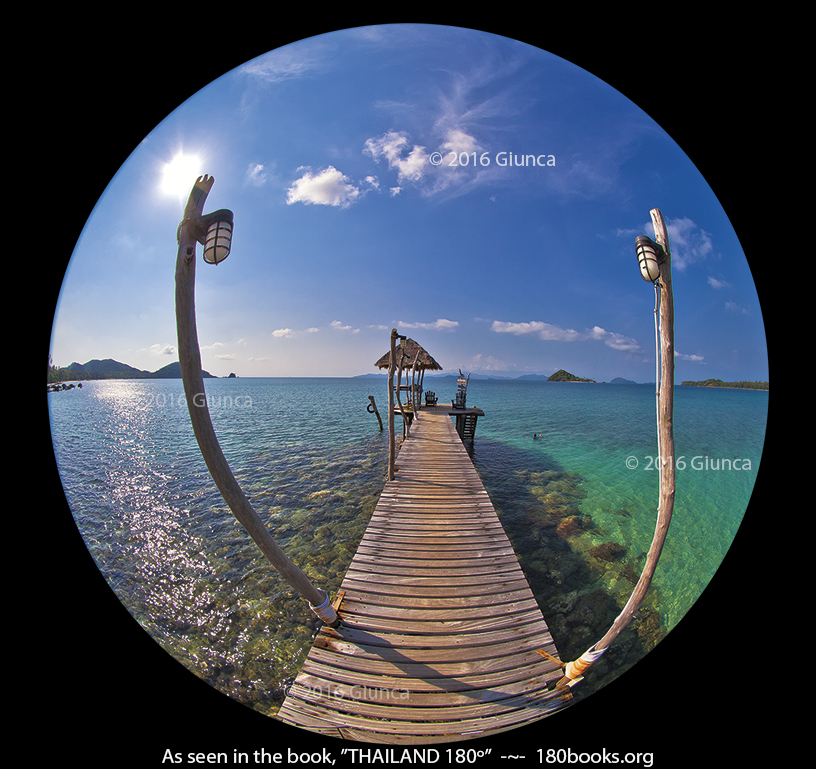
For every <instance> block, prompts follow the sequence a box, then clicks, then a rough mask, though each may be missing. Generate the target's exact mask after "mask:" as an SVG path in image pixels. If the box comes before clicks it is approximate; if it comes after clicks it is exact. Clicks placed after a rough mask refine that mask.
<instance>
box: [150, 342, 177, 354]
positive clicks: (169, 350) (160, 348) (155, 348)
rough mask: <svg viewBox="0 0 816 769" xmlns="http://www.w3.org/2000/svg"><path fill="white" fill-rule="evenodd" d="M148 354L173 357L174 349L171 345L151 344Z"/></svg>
mask: <svg viewBox="0 0 816 769" xmlns="http://www.w3.org/2000/svg"><path fill="white" fill-rule="evenodd" d="M150 352H152V353H153V354H154V355H175V354H176V348H175V347H174V346H173V345H172V344H152V345H150Z"/></svg>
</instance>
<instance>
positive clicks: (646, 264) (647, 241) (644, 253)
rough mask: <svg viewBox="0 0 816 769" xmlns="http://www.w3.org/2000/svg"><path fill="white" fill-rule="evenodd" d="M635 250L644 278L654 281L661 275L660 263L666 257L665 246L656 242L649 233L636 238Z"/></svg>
mask: <svg viewBox="0 0 816 769" xmlns="http://www.w3.org/2000/svg"><path fill="white" fill-rule="evenodd" d="M635 251H636V252H637V258H638V265H639V266H640V274H641V276H642V277H643V280H648V281H650V282H652V283H654V282H655V281H656V280H657V279H658V278H659V277H660V265H661V264H662V263H663V261H665V259H666V252H665V251H664V250H663V246H661V245H660V244H659V243H655V242H654V241H653V240H652V239H651V238H650V237H648V236H647V235H638V237H637V238H635Z"/></svg>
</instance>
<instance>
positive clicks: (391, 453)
mask: <svg viewBox="0 0 816 769" xmlns="http://www.w3.org/2000/svg"><path fill="white" fill-rule="evenodd" d="M398 337H399V334H397V329H395V328H392V329H391V359H390V361H389V363H388V480H389V481H393V480H394V460H395V456H396V441H395V439H394V372H395V371H396V369H397V363H396V358H397V338H398Z"/></svg>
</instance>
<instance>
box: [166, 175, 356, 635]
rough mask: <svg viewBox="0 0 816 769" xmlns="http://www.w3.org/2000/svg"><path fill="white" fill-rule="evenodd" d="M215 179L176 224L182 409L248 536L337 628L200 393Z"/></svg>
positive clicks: (202, 185) (194, 195) (199, 185)
mask: <svg viewBox="0 0 816 769" xmlns="http://www.w3.org/2000/svg"><path fill="white" fill-rule="evenodd" d="M214 181H215V180H214V179H213V178H212V177H211V176H206V175H205V176H203V177H199V178H198V180H197V181H196V183H195V186H194V187H193V190H192V191H191V192H190V197H189V199H188V201H187V206H186V208H185V210H184V219H183V221H182V222H181V224H180V225H179V228H178V234H177V238H178V256H177V258H176V326H177V330H178V344H179V365H180V366H181V378H182V380H183V382H184V394H185V397H186V399H187V409H188V411H189V412H190V421H191V422H192V425H193V432H194V433H195V437H196V440H197V441H198V446H199V448H200V449H201V454H202V456H203V457H204V461H205V462H206V464H207V469H208V470H209V471H210V475H212V478H213V480H214V481H215V485H216V486H217V487H218V490H219V491H220V492H221V495H222V496H223V497H224V500H225V501H226V503H227V504H228V505H229V507H230V510H232V513H233V515H234V516H235V517H236V518H237V519H238V520H239V521H240V523H241V524H242V525H243V526H244V528H245V529H246V530H247V531H248V532H249V535H250V536H251V537H252V539H253V540H254V541H255V543H256V544H257V545H258V547H259V548H260V549H261V552H262V553H263V554H264V555H265V556H266V557H267V559H268V560H269V562H270V563H271V564H272V566H274V567H275V569H276V570H277V571H278V572H279V573H280V575H281V576H282V577H283V578H284V579H285V580H286V581H287V582H288V583H289V584H290V585H291V586H292V587H293V588H294V589H295V590H297V592H298V593H300V595H302V596H303V597H304V598H306V600H308V601H309V606H310V608H311V609H312V610H313V611H314V612H315V614H317V615H318V616H319V617H320V618H321V619H322V620H323V621H324V622H325V623H326V624H329V625H332V626H333V627H336V626H338V625H339V624H340V620H339V618H338V617H337V613H336V612H335V610H334V608H333V607H332V606H331V604H330V603H329V597H328V595H327V594H326V593H325V592H324V591H323V590H320V589H318V588H316V587H315V586H314V585H313V584H312V583H311V582H310V581H309V578H308V577H307V576H306V575H305V574H304V573H303V571H301V569H300V568H298V567H297V566H296V565H295V564H294V563H292V561H290V560H289V558H288V557H287V556H286V554H285V553H284V552H283V550H282V549H281V547H280V546H279V545H278V544H277V542H275V540H274V539H272V536H271V535H270V533H269V531H268V530H267V528H266V526H264V524H263V522H262V521H261V519H260V517H259V516H258V514H257V513H256V512H255V510H254V508H253V507H252V505H251V504H250V502H249V500H248V499H247V497H246V495H245V494H244V491H243V489H241V487H240V486H239V484H238V482H237V481H236V480H235V476H234V475H233V473H232V470H231V469H230V466H229V464H228V463H227V460H226V458H225V457H224V453H223V451H222V450H221V446H220V445H219V443H218V439H217V438H216V436H215V430H214V428H213V424H212V420H211V418H210V411H209V407H208V406H207V396H206V394H205V392H204V378H203V376H202V373H201V350H200V349H199V344H198V331H197V328H196V316H195V251H196V248H195V246H196V243H197V242H201V238H202V237H203V236H202V233H201V229H202V227H201V219H202V215H203V209H204V201H205V200H206V199H207V195H208V194H209V192H210V189H212V185H213V182H214Z"/></svg>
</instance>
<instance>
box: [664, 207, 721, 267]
mask: <svg viewBox="0 0 816 769" xmlns="http://www.w3.org/2000/svg"><path fill="white" fill-rule="evenodd" d="M666 228H667V229H668V231H669V246H670V248H671V253H672V266H673V267H677V269H678V270H685V269H686V267H688V266H689V265H690V264H692V263H694V262H700V261H702V260H704V259H706V258H707V257H708V256H710V255H711V254H712V253H713V251H714V245H713V244H712V242H711V235H709V233H707V232H706V231H705V230H703V229H701V228H700V227H698V226H697V225H696V224H695V223H694V222H693V221H692V220H691V219H689V218H687V217H684V218H682V219H669V220H668V221H667V222H666Z"/></svg>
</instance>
